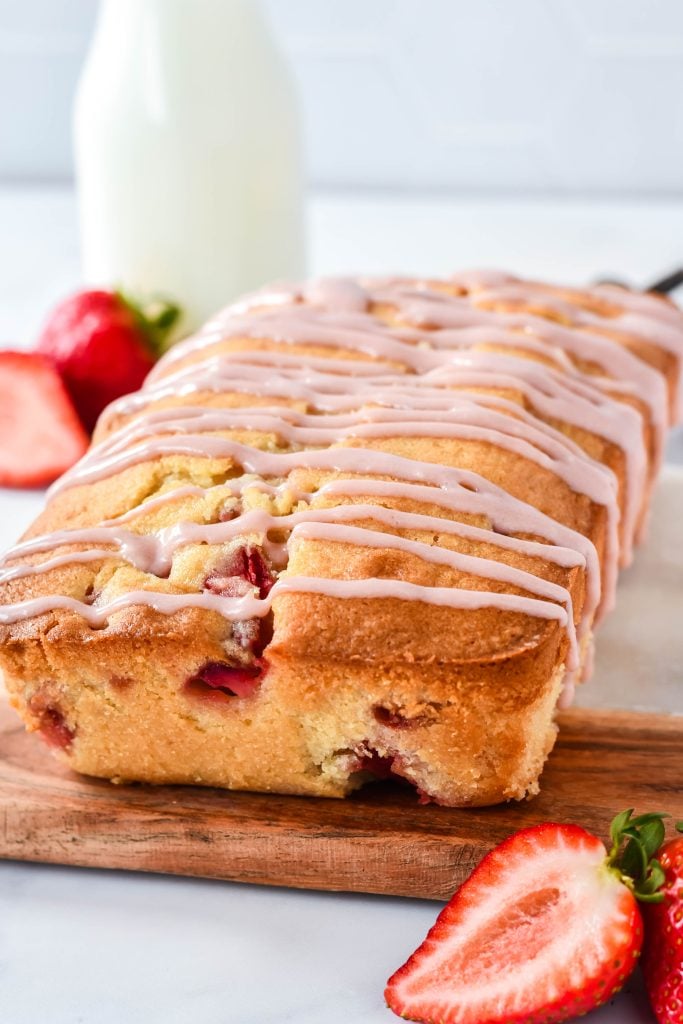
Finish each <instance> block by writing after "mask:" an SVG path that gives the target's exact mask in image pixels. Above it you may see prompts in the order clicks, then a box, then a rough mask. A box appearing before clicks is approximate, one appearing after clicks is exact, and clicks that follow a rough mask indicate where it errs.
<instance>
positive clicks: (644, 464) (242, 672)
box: [0, 271, 683, 806]
mask: <svg viewBox="0 0 683 1024" xmlns="http://www.w3.org/2000/svg"><path fill="white" fill-rule="evenodd" d="M682 356H683V314H681V312H679V310H678V309H677V308H676V307H675V306H673V305H672V304H671V303H670V302H668V301H667V300H666V299H663V298H660V297H658V296H655V295H651V294H640V293H635V292H630V291H626V290H624V289H621V288H617V287H613V286H600V287H596V288H590V289H569V288H561V287H555V286H551V285H546V284H540V283H536V282H526V281H522V280H520V279H518V278H514V277H511V276H509V275H506V274H502V273H498V272H490V271H489V272H469V273H462V274H459V275H455V276H453V277H451V278H448V279H444V280H423V279H415V278H391V279H385V280H377V279H362V278H361V279H338V280H332V279H325V280H318V281H313V282H310V283H308V284H304V285H302V286H292V287H290V286H275V287H272V288H270V289H264V290H263V291H262V292H259V293H257V294H255V295H252V296H249V297H248V298H246V299H245V300H244V301H243V302H241V303H238V304H236V305H233V306H232V307H230V308H229V309H227V310H226V311H225V312H223V313H222V314H220V315H219V316H217V317H216V318H215V319H214V320H212V321H211V322H210V323H208V324H207V325H206V327H205V328H204V329H203V330H202V331H201V332H200V333H199V334H197V335H196V336H194V337H193V338H190V339H188V340H187V341H185V342H183V343H182V344H180V345H178V346H176V347H175V348H173V349H171V351H170V352H169V353H168V354H167V355H166V356H165V357H164V358H163V359H162V360H161V362H160V363H158V364H157V366H156V367H155V369H154V370H153V371H152V373H151V374H150V376H149V377H148V378H147V381H146V383H145V386H144V387H143V389H142V390H141V391H139V392H137V393H136V394H133V395H130V396H126V397H125V398H123V399H120V400H118V401H116V402H115V403H113V404H112V405H110V406H109V407H108V409H107V410H105V412H104V414H103V415H102V417H101V418H100V420H99V423H98V426H97V429H96V433H95V437H94V442H93V445H92V447H91V448H90V450H89V451H88V453H87V454H86V455H85V457H84V458H83V459H82V460H81V461H80V463H78V464H77V465H76V466H75V467H74V469H72V470H71V471H69V472H68V473H67V474H66V475H65V476H64V477H62V478H61V480H59V481H58V482H57V484H56V485H54V486H53V488H52V491H51V492H50V494H49V500H48V503H47V507H46V509H45V511H44V512H43V514H42V515H41V516H40V517H39V519H38V520H37V522H36V523H35V524H34V525H33V526H32V527H31V529H30V530H29V531H28V533H27V534H26V535H25V538H24V539H23V541H22V542H21V543H20V544H18V545H17V546H16V547H15V548H13V549H12V550H10V551H9V552H8V553H7V555H6V556H5V558H4V560H3V562H2V565H1V566H0V666H1V667H2V671H3V674H4V679H5V683H6V686H7V689H8V691H9V693H10V696H11V700H12V703H13V705H14V706H15V707H16V709H17V710H18V712H19V714H20V715H21V716H22V718H23V719H24V721H25V722H26V724H27V727H28V728H29V729H31V730H38V731H39V733H40V734H41V735H42V737H43V738H44V739H45V740H46V741H47V742H48V743H49V744H51V745H52V747H53V748H54V750H55V753H56V755H57V756H58V757H59V758H60V759H61V760H63V761H64V762H65V763H67V764H68V765H70V766H72V767H73V768H74V769H76V770H77V771H79V772H83V773H86V774H88V775H94V776H100V777H103V778H108V779H112V780H115V781H128V780H139V781H145V782H152V783H191V784H200V785H209V786H221V787H225V788H229V789H243V790H258V791H272V792H278V793H298V794H310V795H316V796H330V797H340V796H345V795H347V794H349V793H350V792H352V791H353V790H354V789H356V788H358V787H359V786H361V785H362V784H363V783H364V782H367V781H369V780H371V779H372V778H376V777H380V778H383V777H387V776H389V775H391V776H398V777H401V778H402V779H404V780H407V781H408V782H409V783H411V784H412V785H413V786H414V787H415V788H416V790H417V791H418V792H419V794H420V796H421V798H422V799H425V800H434V801H437V802H439V803H442V804H445V805H452V806H465V805H482V804H492V803H496V802H499V801H502V800H507V799H512V798H515V799H519V798H522V797H524V796H525V795H527V794H532V793H534V792H536V791H537V789H538V780H539V776H540V774H541V771H542V767H543V764H544V761H545V759H546V757H547V756H548V753H549V751H550V750H551V748H552V745H553V742H554V739H555V734H556V725H555V714H556V709H557V706H558V703H559V704H562V703H567V702H568V701H569V700H571V695H572V691H573V688H574V685H575V683H577V682H580V681H581V680H582V679H583V678H585V677H586V676H587V675H588V674H589V673H590V666H591V655H592V642H593V641H592V635H593V629H594V626H595V624H596V623H597V622H599V620H600V618H601V616H603V615H604V614H606V613H607V612H609V611H610V609H611V607H612V605H613V603H614V588H615V582H616V576H617V572H618V568H619V566H623V565H626V564H628V562H629V561H630V559H631V557H632V548H633V546H634V544H635V543H636V542H637V541H638V540H639V539H640V538H641V537H642V535H643V533H644V529H645V526H646V522H647V513H648V503H649V499H650V495H651V491H652V486H653V483H654V480H655V477H656V474H657V470H658V467H659V464H660V462H661V457H662V449H663V442H664V437H665V433H666V429H667V426H668V425H669V424H670V423H671V422H672V421H673V420H674V419H675V418H676V416H677V414H678V407H679V391H680V385H681V372H680V370H681V357H682Z"/></svg>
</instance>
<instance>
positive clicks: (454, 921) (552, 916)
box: [385, 811, 673, 1024]
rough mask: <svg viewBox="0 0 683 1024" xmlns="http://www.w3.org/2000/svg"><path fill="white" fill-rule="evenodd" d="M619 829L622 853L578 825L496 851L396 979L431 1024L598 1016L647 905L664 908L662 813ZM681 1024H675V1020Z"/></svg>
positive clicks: (633, 953)
mask: <svg viewBox="0 0 683 1024" xmlns="http://www.w3.org/2000/svg"><path fill="white" fill-rule="evenodd" d="M632 815H633V812H632V811H624V812H622V813H621V814H619V815H617V817H616V818H615V819H614V821H613V822H612V830H611V831H612V847H611V850H610V851H609V853H608V852H607V850H606V849H605V846H604V845H603V843H602V842H601V841H600V840H599V839H597V838H596V837H595V836H593V835H591V834H590V832H586V830H585V829H583V828H579V827H578V826H577V825H554V824H543V825H535V826H533V827H532V828H526V829H522V831H521V832H517V833H515V835H513V836H510V838H509V839H507V840H505V842H503V843H501V844H500V846H498V847H496V848H495V849H494V850H492V851H491V853H489V854H488V855H487V856H486V857H484V859H483V860H482V862H481V864H479V866H478V867H477V868H476V869H475V870H474V872H473V873H472V874H471V875H470V877H469V878H468V880H467V881H466V882H465V883H464V884H463V885H461V887H460V888H459V889H458V891H457V892H456V893H455V895H454V896H453V898H452V899H451V901H450V903H448V904H447V905H446V907H445V908H444V909H443V910H442V912H441V914H440V915H439V917H438V919H437V921H436V924H435V925H434V927H433V928H432V930H431V931H430V932H429V934H428V935H427V938H426V939H425V941H424V942H423V943H422V945H421V946H420V947H419V949H417V950H416V952H415V953H413V955H412V956H411V957H410V959H409V960H408V961H407V963H405V964H404V965H403V967H401V968H399V970H398V971H396V973H395V974H394V975H393V976H392V977H391V978H390V979H389V981H388V983H387V988H386V991H385V997H386V1000H387V1003H388V1005H389V1006H390V1008H391V1009H392V1010H393V1011H394V1012H395V1013H396V1014H398V1015H399V1016H400V1017H403V1018H404V1019H406V1020H414V1021H421V1022H424V1024H432V1022H433V1024H557V1022H559V1021H566V1020H570V1019H573V1018H575V1017H578V1016H580V1015H581V1014H583V1013H586V1012H587V1011H589V1010H592V1009H593V1008H594V1007H596V1006H599V1005H600V1004H602V1003H604V1002H605V1001H606V1000H608V999H609V998H610V997H611V996H612V995H613V994H614V993H615V992H617V991H618V990H619V989H620V988H621V987H622V985H623V984H624V981H625V980H626V978H628V976H629V975H630V973H631V971H632V970H633V968H634V966H635V964H636V961H637V958H638V956H639V954H640V950H641V946H642V942H643V923H642V917H641V913H640V909H639V906H638V901H639V900H640V901H645V902H649V901H652V900H658V899H661V897H660V895H659V894H658V892H657V889H658V886H659V885H660V884H661V882H662V880H663V877H664V876H663V872H662V870H661V868H660V867H659V864H658V863H657V861H656V860H654V859H653V855H654V853H655V852H656V851H657V849H658V848H659V846H660V845H661V843H662V841H663V839H664V826H663V824H662V818H663V817H665V815H663V814H643V815H640V816H639V817H637V818H634V817H633V816H632ZM672 1020H673V1018H672Z"/></svg>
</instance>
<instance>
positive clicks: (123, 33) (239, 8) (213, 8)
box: [96, 0, 267, 45]
mask: <svg viewBox="0 0 683 1024" xmlns="http://www.w3.org/2000/svg"><path fill="white" fill-rule="evenodd" d="M167 26H168V27H171V28H177V29H178V30H179V31H188V32H192V33H194V32H198V31H199V32H207V33H221V34H222V33H226V32H237V31H244V30H245V28H247V27H251V28H254V27H258V28H259V29H261V30H266V31H267V26H266V23H265V20H264V18H263V17H262V13H261V8H260V5H259V3H258V0H101V5H100V11H99V16H98V21H97V30H96V41H97V40H101V39H106V40H107V41H112V40H124V41H127V44H128V45H130V44H131V42H132V38H131V33H135V34H138V33H143V34H144V33H149V32H154V31H158V30H160V29H163V28H164V27H167ZM133 38H134V37H133Z"/></svg>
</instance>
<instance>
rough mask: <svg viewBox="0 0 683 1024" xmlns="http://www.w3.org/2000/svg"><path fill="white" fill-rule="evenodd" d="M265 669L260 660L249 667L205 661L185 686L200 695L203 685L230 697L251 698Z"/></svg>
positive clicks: (264, 664) (263, 663)
mask: <svg viewBox="0 0 683 1024" xmlns="http://www.w3.org/2000/svg"><path fill="white" fill-rule="evenodd" d="M266 668H267V665H266V663H265V662H264V661H263V660H262V659H261V658H257V659H256V661H254V662H253V663H252V664H251V665H228V664H226V663H225V662H222V661H207V663H206V664H205V665H202V667H201V668H200V669H199V671H198V672H197V674H196V675H195V676H193V677H192V679H190V680H188V682H187V684H186V686H187V688H188V689H189V690H190V691H191V692H195V693H201V691H202V684H203V686H206V687H209V689H211V690H220V691H221V692H222V693H224V694H226V695H227V696H230V697H251V696H252V694H254V693H255V692H256V690H257V689H258V686H259V683H260V681H261V679H262V678H263V675H264V674H265V672H266ZM197 684H199V686H198V685H197Z"/></svg>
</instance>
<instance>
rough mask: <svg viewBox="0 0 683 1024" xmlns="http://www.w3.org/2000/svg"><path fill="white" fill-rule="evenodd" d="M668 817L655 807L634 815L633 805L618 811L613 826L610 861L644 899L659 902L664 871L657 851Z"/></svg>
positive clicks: (610, 865)
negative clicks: (665, 820) (650, 811)
mask: <svg viewBox="0 0 683 1024" xmlns="http://www.w3.org/2000/svg"><path fill="white" fill-rule="evenodd" d="M668 817H670V815H668V814H665V813H664V812H662V811H653V812H652V813H650V814H639V815H637V817H635V818H634V817H633V808H630V809H629V810H626V811H621V812H620V813H619V814H617V815H616V817H615V818H614V819H613V821H612V824H611V826H610V837H611V840H612V846H611V849H610V851H609V854H608V856H607V865H608V867H609V868H610V869H611V870H613V871H614V872H615V873H616V874H617V875H618V876H619V878H620V879H621V881H622V882H623V883H624V885H626V886H628V888H629V889H630V890H631V892H632V893H633V895H634V896H635V897H636V899H638V900H641V901H642V902H643V903H660V902H661V900H662V899H663V898H664V897H663V894H662V893H661V892H660V891H659V890H660V889H661V887H662V885H663V884H664V871H663V870H662V866H661V864H660V863H659V861H658V860H657V858H656V856H655V854H656V853H657V852H658V851H659V849H660V847H661V845H662V843H663V842H664V834H665V833H664V818H668ZM681 824H683V823H681ZM677 827H678V826H677Z"/></svg>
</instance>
